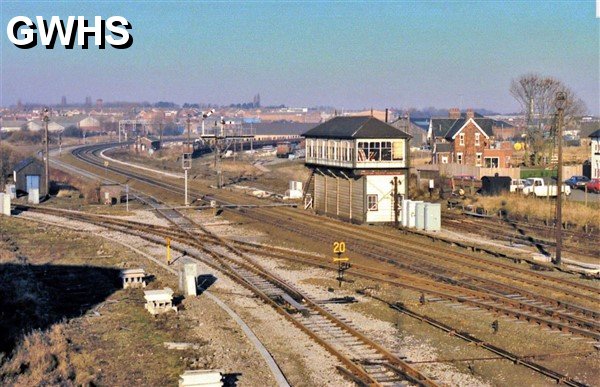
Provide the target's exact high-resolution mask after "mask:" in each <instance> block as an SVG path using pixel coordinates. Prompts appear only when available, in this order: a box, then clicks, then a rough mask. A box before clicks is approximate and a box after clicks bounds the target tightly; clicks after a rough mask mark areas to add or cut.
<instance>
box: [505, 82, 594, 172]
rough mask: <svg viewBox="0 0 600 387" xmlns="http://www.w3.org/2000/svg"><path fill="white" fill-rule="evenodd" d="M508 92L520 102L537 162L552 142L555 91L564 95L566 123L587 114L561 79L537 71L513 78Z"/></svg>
mask: <svg viewBox="0 0 600 387" xmlns="http://www.w3.org/2000/svg"><path fill="white" fill-rule="evenodd" d="M509 91H510V94H511V95H512V96H513V97H514V98H515V99H516V100H517V102H519V104H520V105H521V108H522V110H523V112H524V113H525V118H526V121H527V142H528V144H529V148H530V150H531V151H532V153H533V157H534V163H535V164H537V163H538V162H539V160H540V158H541V156H542V153H543V152H544V148H546V145H547V143H548V140H550V142H554V141H553V140H554V139H553V137H554V133H553V122H554V116H555V114H556V107H555V106H554V105H555V104H554V100H555V97H556V93H557V92H559V91H562V92H564V93H565V95H566V103H565V110H564V119H565V126H570V125H573V124H574V123H575V118H576V117H578V116H581V115H583V114H585V113H586V111H587V109H586V106H585V104H584V103H583V101H582V100H581V99H579V98H578V97H577V96H576V95H575V93H574V92H573V91H572V90H571V89H570V88H569V87H567V86H566V85H564V84H563V83H562V82H561V81H560V80H558V79H556V78H553V77H543V76H541V75H539V74H533V73H532V74H526V75H523V76H521V77H519V78H517V79H513V80H512V82H511V85H510V88H509Z"/></svg>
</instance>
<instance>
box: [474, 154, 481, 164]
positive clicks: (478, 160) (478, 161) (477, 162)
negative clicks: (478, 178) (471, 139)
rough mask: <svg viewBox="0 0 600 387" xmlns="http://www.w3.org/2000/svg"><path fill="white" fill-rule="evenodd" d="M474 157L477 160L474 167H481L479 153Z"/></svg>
mask: <svg viewBox="0 0 600 387" xmlns="http://www.w3.org/2000/svg"><path fill="white" fill-rule="evenodd" d="M476 155H477V160H476V163H475V166H477V167H481V156H482V154H481V153H476Z"/></svg>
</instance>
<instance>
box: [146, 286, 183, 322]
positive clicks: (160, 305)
mask: <svg viewBox="0 0 600 387" xmlns="http://www.w3.org/2000/svg"><path fill="white" fill-rule="evenodd" d="M144 298H145V299H146V304H145V305H144V308H146V310H148V312H150V313H151V314H153V315H157V314H161V313H167V312H169V311H171V310H174V311H175V312H177V308H176V307H174V306H173V290H172V289H171V288H164V289H159V290H146V291H144Z"/></svg>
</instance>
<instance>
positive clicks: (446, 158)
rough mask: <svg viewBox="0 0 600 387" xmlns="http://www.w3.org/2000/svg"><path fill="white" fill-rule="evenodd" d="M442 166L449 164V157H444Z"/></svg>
mask: <svg viewBox="0 0 600 387" xmlns="http://www.w3.org/2000/svg"><path fill="white" fill-rule="evenodd" d="M442 164H448V156H442Z"/></svg>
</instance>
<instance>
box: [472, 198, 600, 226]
mask: <svg viewBox="0 0 600 387" xmlns="http://www.w3.org/2000/svg"><path fill="white" fill-rule="evenodd" d="M471 204H476V205H478V206H481V207H483V208H484V209H485V210H486V211H488V212H489V213H497V212H498V211H499V210H501V209H506V210H508V212H509V215H510V214H513V215H514V214H516V215H520V216H526V217H528V218H535V219H539V220H542V221H548V222H551V221H552V220H553V219H554V215H555V209H556V203H555V201H554V200H551V201H549V200H546V199H543V198H534V197H525V196H522V195H509V194H505V195H501V196H489V197H478V198H475V199H472V201H471ZM590 207H592V208H590ZM599 210H600V208H598V207H597V206H596V207H594V206H593V205H592V206H590V205H588V206H586V205H585V204H583V203H578V202H570V201H564V202H563V215H562V216H563V221H564V222H565V223H569V224H572V225H575V226H577V227H580V228H585V227H593V228H595V229H599V228H600V216H599Z"/></svg>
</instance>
